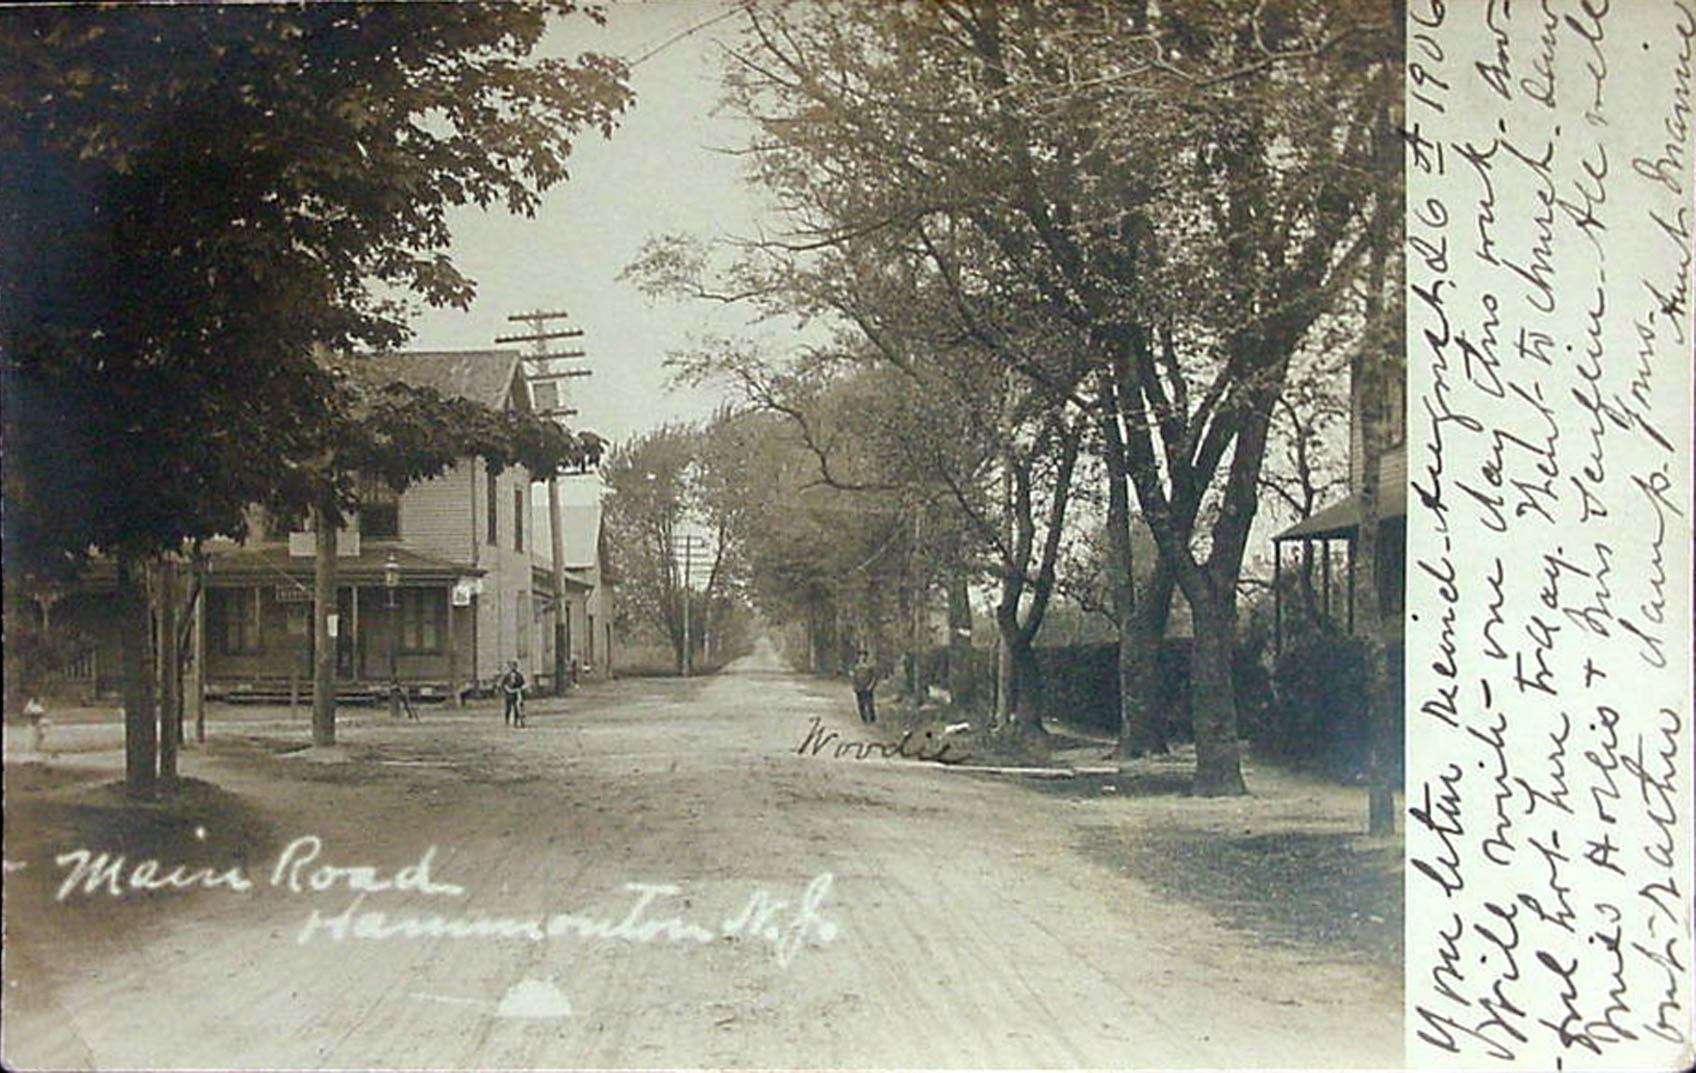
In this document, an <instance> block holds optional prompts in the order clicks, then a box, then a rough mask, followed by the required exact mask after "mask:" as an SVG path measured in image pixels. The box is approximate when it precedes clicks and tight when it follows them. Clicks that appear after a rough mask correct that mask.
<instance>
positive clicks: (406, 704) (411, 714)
mask: <svg viewBox="0 0 1696 1073" xmlns="http://www.w3.org/2000/svg"><path fill="white" fill-rule="evenodd" d="M388 700H389V706H390V710H391V711H393V710H394V708H395V707H396V706H398V707H399V708H400V710H401V711H403V712H405V713H406V717H407V718H408V719H410V720H412V721H413V722H415V723H422V722H423V721H424V720H422V719H421V718H419V716H418V709H416V708H414V707H413V706H412V698H411V697H408V696H407V695H406V690H404V689H402V688H401V685H400V683H399V682H397V681H394V680H392V679H391V680H390V682H389V695H388Z"/></svg>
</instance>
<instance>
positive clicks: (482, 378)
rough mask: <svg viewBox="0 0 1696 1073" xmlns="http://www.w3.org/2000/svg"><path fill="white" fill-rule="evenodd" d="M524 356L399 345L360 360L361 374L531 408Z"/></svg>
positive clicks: (504, 406) (499, 406)
mask: <svg viewBox="0 0 1696 1073" xmlns="http://www.w3.org/2000/svg"><path fill="white" fill-rule="evenodd" d="M521 360H522V359H521V355H520V354H519V352H518V351H516V350H395V351H386V352H383V353H378V354H367V355H363V356H361V357H360V358H358V359H357V366H358V369H359V371H360V373H361V374H362V375H366V376H369V377H371V378H373V379H377V380H381V381H384V382H399V383H402V384H410V385H412V386H413V387H427V388H430V389H432V390H434V391H436V392H438V393H440V394H442V395H445V396H448V397H450V398H455V397H457V398H461V399H469V400H471V401H472V402H476V403H481V404H482V405H484V406H487V407H489V408H491V409H494V410H508V409H512V410H528V409H530V394H529V390H528V389H527V388H526V386H525V383H524V377H523V370H522V369H521V368H520V361H521Z"/></svg>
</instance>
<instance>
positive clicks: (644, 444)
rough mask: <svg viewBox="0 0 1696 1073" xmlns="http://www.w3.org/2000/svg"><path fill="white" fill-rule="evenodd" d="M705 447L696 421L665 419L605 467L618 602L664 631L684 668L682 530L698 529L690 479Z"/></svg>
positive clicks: (676, 663) (676, 662)
mask: <svg viewBox="0 0 1696 1073" xmlns="http://www.w3.org/2000/svg"><path fill="white" fill-rule="evenodd" d="M699 450H700V433H699V430H698V429H695V428H693V427H691V426H688V425H682V424H671V425H664V426H661V427H660V428H657V429H654V430H653V431H651V432H648V433H645V434H643V435H641V436H638V437H636V438H635V439H633V440H631V441H630V442H628V443H625V444H622V445H620V446H619V447H617V448H616V449H615V450H613V452H612V453H611V455H610V456H609V457H608V459H607V464H606V468H605V470H604V471H603V473H602V478H603V479H604V480H605V481H606V484H607V487H608V490H609V493H610V494H609V495H608V496H607V499H606V526H607V532H608V534H609V536H610V544H611V547H612V549H613V556H614V569H615V570H616V571H617V573H618V576H619V578H620V579H621V585H620V589H619V591H620V603H621V604H622V605H623V606H624V607H625V608H626V609H627V611H628V612H629V613H631V614H633V615H635V616H636V617H638V618H640V619H642V620H645V621H646V622H648V623H649V624H650V625H652V626H653V627H654V628H655V629H656V630H658V631H659V632H660V634H661V636H663V637H664V638H665V639H666V641H667V643H668V644H669V645H670V646H671V650H672V661H673V664H674V666H675V668H676V671H677V673H678V674H683V673H684V670H685V668H686V666H687V664H688V661H689V657H690V653H689V651H688V650H687V645H686V640H687V636H686V633H687V631H686V628H685V619H684V615H685V613H686V601H685V599H684V578H683V570H682V567H681V562H680V559H679V555H680V552H682V551H683V550H684V549H683V537H684V536H685V535H686V534H687V535H689V536H691V537H694V536H696V535H698V534H696V533H695V531H694V527H693V525H692V523H693V522H694V521H695V519H694V517H693V515H694V511H693V509H692V506H693V504H692V500H693V499H694V495H693V489H692V484H693V481H694V479H695V466H696V457H697V455H698V453H699Z"/></svg>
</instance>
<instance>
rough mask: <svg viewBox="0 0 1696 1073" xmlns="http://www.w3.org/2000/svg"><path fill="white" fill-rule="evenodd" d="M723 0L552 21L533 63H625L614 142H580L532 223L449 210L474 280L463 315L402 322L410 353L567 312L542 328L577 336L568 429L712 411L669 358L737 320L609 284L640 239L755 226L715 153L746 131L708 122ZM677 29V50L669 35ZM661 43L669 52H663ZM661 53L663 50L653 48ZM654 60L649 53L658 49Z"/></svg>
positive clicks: (751, 206) (593, 138)
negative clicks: (673, 372) (533, 315)
mask: <svg viewBox="0 0 1696 1073" xmlns="http://www.w3.org/2000/svg"><path fill="white" fill-rule="evenodd" d="M735 6H736V5H735V4H734V3H732V2H729V0H625V2H619V3H613V4H610V5H608V7H607V17H608V23H607V26H606V27H605V28H600V27H596V26H595V25H594V24H593V23H592V22H590V21H589V20H588V19H586V18H581V17H574V18H571V19H567V20H561V21H556V23H555V25H554V28H553V29H552V30H551V31H550V32H549V36H548V38H547V40H546V41H545V42H544V43H543V46H542V50H541V51H542V52H544V53H546V54H552V55H562V56H568V57H570V56H575V55H577V54H578V53H580V52H582V51H585V50H593V51H598V52H605V53H609V54H613V55H618V56H622V57H624V58H625V59H626V60H627V62H628V61H633V60H637V59H638V58H639V57H642V56H644V54H647V53H650V52H653V54H652V55H650V56H648V57H647V58H645V59H641V60H640V62H638V63H636V65H635V67H634V68H633V70H632V72H631V78H630V85H631V88H632V89H633V90H634V92H635V95H636V103H635V106H634V108H633V109H631V110H630V111H629V112H627V113H626V114H625V117H624V120H623V122H622V123H621V125H620V128H619V129H618V130H617V131H616V132H615V133H614V135H613V137H612V139H611V140H605V139H602V138H601V137H600V135H599V134H598V133H596V132H589V133H588V134H586V135H584V136H583V137H582V138H581V140H579V141H578V142H577V143H576V145H575V147H574V149H573V152H572V155H571V157H570V159H569V161H568V166H569V168H570V172H571V178H570V179H569V180H568V181H567V182H565V183H562V184H560V185H558V186H556V187H554V188H553V189H552V190H550V191H549V192H548V194H547V195H546V196H545V198H544V200H543V202H542V205H541V208H540V209H539V210H538V211H537V213H536V216H535V217H534V218H533V219H525V218H522V217H514V216H512V215H509V214H508V213H506V212H504V211H499V210H497V211H491V212H484V211H482V210H478V209H466V210H462V211H460V212H459V213H458V214H457V215H456V217H455V218H453V220H452V227H453V232H454V236H455V241H454V244H453V248H452V251H451V252H452V256H453V257H454V260H455V263H456V264H457V265H458V266H459V268H460V270H461V271H462V272H464V273H465V274H466V275H468V276H470V277H471V278H472V279H474V280H476V281H477V285H478V286H477V299H476V301H475V303H474V304H473V305H472V306H471V308H470V309H469V310H467V311H460V310H454V309H425V310H424V311H423V312H422V314H421V315H419V316H418V317H416V318H415V319H414V321H413V328H414V331H415V335H414V338H413V340H412V342H411V343H410V344H409V345H410V346H411V347H413V348H415V349H427V350H435V349H480V348H487V347H490V346H492V345H494V339H495V338H496V337H497V336H504V335H517V334H525V333H527V332H529V331H530V328H529V326H528V325H526V324H522V323H511V322H509V321H508V320H507V319H506V318H507V317H508V316H510V315H512V314H515V313H520V312H526V311H530V310H537V309H543V310H550V311H552V310H565V311H567V312H568V313H569V314H570V317H569V319H567V320H563V321H557V322H554V323H552V324H550V325H548V330H550V331H556V330H564V329H569V328H578V329H582V331H583V333H584V335H583V337H582V338H581V339H573V340H565V341H560V342H559V343H558V344H556V345H558V346H560V347H561V348H564V347H567V346H569V347H571V348H572V349H581V350H584V351H586V352H587V357H586V358H584V359H581V360H579V361H577V362H575V363H573V364H574V365H576V366H578V367H583V368H587V369H589V370H591V375H590V376H588V377H584V378H581V379H575V380H571V381H567V383H568V384H569V386H570V388H571V390H572V391H573V393H574V396H575V397H574V398H573V400H572V403H571V405H574V406H575V407H577V409H578V410H579V411H580V413H579V415H578V416H576V417H575V418H572V419H571V420H572V423H573V425H574V427H579V428H586V429H592V430H594V431H595V432H598V433H600V434H601V435H602V436H605V437H607V438H608V439H611V440H613V441H614V442H620V441H623V440H626V439H628V438H629V437H631V436H632V435H633V434H635V433H638V432H641V431H643V430H645V429H648V428H651V427H654V426H656V425H659V424H662V423H665V422H667V421H673V420H691V419H695V418H700V417H705V416H707V415H708V414H710V413H711V412H712V410H713V409H714V407H715V405H716V404H717V403H718V402H719V401H720V398H719V396H718V395H717V394H715V393H713V392H711V391H706V390H699V389H679V390H670V389H669V388H668V383H667V381H668V373H667V370H666V369H665V368H664V366H663V362H664V360H665V356H666V354H667V352H668V351H672V350H677V349H682V348H686V347H687V346H688V345H689V343H690V340H691V338H692V337H694V336H698V335H701V334H710V333H716V334H735V333H737V332H738V330H739V329H741V328H742V326H743V325H745V324H746V323H747V321H746V317H745V316H744V315H742V314H740V313H738V312H737V311H735V310H729V309H725V308H723V307H722V306H711V305H707V304H703V303H698V302H691V303H682V302H668V301H664V300H660V301H650V300H649V299H648V298H646V297H645V296H644V295H642V294H641V293H640V292H639V291H638V290H637V288H636V286H635V285H634V284H633V283H629V282H620V281H619V279H618V275H619V273H620V272H621V271H622V270H623V269H624V267H625V266H626V265H628V264H630V263H631V262H632V261H634V260H635V259H636V257H637V255H638V254H639V252H640V250H641V248H642V245H643V243H644V242H646V241H647V240H648V239H649V238H651V237H656V236H659V235H661V234H665V233H669V232H685V233H688V234H692V235H696V236H699V237H702V238H709V239H710V238H713V237H719V236H724V235H746V234H750V233H752V232H754V231H755V230H756V224H757V220H758V216H759V205H760V199H759V197H758V196H757V195H756V194H754V193H753V192H751V191H750V190H748V189H747V188H746V187H745V186H744V185H743V184H742V182H741V179H740V174H741V169H742V165H741V164H740V163H739V161H738V160H737V159H736V158H735V157H732V156H729V155H726V154H724V153H721V152H716V151H715V150H716V149H720V148H724V147H729V146H735V145H739V144H741V143H744V142H745V141H746V140H747V136H748V133H749V130H748V127H747V124H746V123H745V122H739V121H737V120H736V119H734V118H732V117H730V116H728V115H724V114H720V113H719V112H718V111H717V109H716V105H717V103H718V99H719V96H720V93H719V86H718V83H719V74H718V72H719V69H720V68H719V55H720V49H719V47H718V45H717V44H716V43H715V39H714V35H715V34H721V33H727V32H730V31H732V29H733V27H734V26H735V24H736V20H735V18H734V17H731V18H723V19H720V20H719V21H718V22H716V23H715V24H714V25H711V26H708V27H706V28H704V29H701V30H699V31H697V32H695V33H686V31H688V30H690V29H691V28H692V27H697V26H700V25H701V24H702V23H705V22H709V21H710V20H713V19H714V18H715V17H716V16H723V15H725V14H727V13H728V12H729V11H730V10H732V9H733V8H734V7H735ZM680 34H684V36H682V37H681V38H680V39H677V40H675V41H674V40H672V39H673V38H677V37H678V35H680ZM667 42H670V43H669V44H668V43H667ZM662 46H663V47H662ZM655 49H658V50H659V51H657V52H654V50H655Z"/></svg>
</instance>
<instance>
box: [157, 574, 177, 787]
mask: <svg viewBox="0 0 1696 1073" xmlns="http://www.w3.org/2000/svg"><path fill="white" fill-rule="evenodd" d="M180 588H181V585H180V584H179V579H178V574H177V564H176V562H175V561H173V560H171V559H169V558H166V559H162V560H160V562H159V634H158V636H159V668H160V671H161V672H162V674H161V676H160V687H161V688H160V690H159V780H160V781H161V782H162V783H164V784H165V785H166V786H171V785H173V784H174V783H175V782H176V781H177V745H178V743H179V742H180V741H181V740H182V711H183V709H182V684H183V665H182V658H181V653H180V652H179V651H178V638H179V637H180V634H179V633H178V622H177V616H178V608H177V605H178V603H179V602H180V599H179V597H180V593H179V591H178V590H179V589H180Z"/></svg>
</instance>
